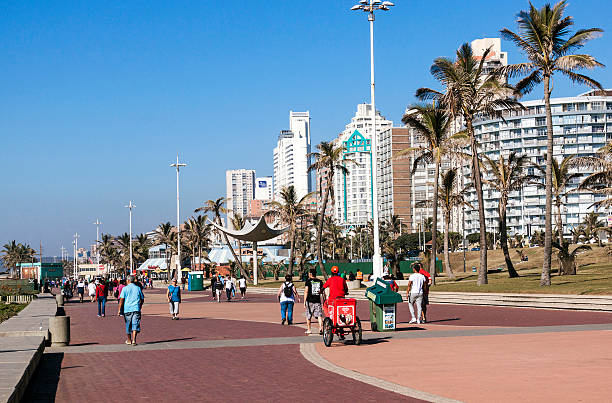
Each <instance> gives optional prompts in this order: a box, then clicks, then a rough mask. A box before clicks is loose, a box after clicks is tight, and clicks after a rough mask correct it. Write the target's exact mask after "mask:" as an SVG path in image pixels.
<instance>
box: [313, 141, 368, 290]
mask: <svg viewBox="0 0 612 403" xmlns="http://www.w3.org/2000/svg"><path fill="white" fill-rule="evenodd" d="M317 149H318V151H316V152H313V153H310V154H309V156H310V157H313V158H314V161H315V162H314V163H313V164H312V165H310V166H309V167H308V172H311V171H313V170H315V171H317V172H319V173H321V172H325V173H326V178H325V179H326V180H327V186H325V189H322V191H323V202H322V203H321V211H320V214H319V217H318V225H317V240H316V248H317V263H318V265H319V270H321V273H322V274H323V277H325V278H326V279H327V272H326V271H325V266H323V247H322V236H323V221H324V218H325V213H326V211H327V203H328V202H329V197H330V196H332V197H333V191H334V176H335V174H336V172H340V173H344V174H348V172H349V168H348V167H349V166H351V165H358V164H357V162H356V161H355V160H353V159H352V158H346V157H345V155H344V146H343V145H336V143H335V142H333V141H332V142H327V141H323V142H321V143H320V144H318V145H317ZM332 200H333V199H332Z"/></svg>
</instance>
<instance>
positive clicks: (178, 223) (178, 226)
mask: <svg viewBox="0 0 612 403" xmlns="http://www.w3.org/2000/svg"><path fill="white" fill-rule="evenodd" d="M170 166H171V167H173V168H176V250H177V255H178V256H177V259H178V265H177V270H176V276H177V277H178V275H179V270H181V218H180V205H181V204H180V198H179V171H180V168H181V167H186V166H187V164H183V163H180V162H179V156H178V153H176V162H175V163H174V164H170ZM240 258H241V259H242V257H240ZM199 263H200V264H201V263H202V262H199Z"/></svg>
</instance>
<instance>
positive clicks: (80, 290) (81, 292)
mask: <svg viewBox="0 0 612 403" xmlns="http://www.w3.org/2000/svg"><path fill="white" fill-rule="evenodd" d="M78 292H79V295H83V294H84V293H85V289H84V288H81V287H79V288H78Z"/></svg>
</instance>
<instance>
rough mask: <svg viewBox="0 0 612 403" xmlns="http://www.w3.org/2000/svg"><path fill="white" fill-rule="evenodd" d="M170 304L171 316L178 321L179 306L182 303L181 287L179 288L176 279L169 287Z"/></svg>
mask: <svg viewBox="0 0 612 403" xmlns="http://www.w3.org/2000/svg"><path fill="white" fill-rule="evenodd" d="M166 296H167V297H168V304H170V315H172V320H178V315H179V304H180V303H181V287H179V286H178V284H177V281H176V279H174V280H172V284H171V285H169V286H168V293H167V294H166Z"/></svg>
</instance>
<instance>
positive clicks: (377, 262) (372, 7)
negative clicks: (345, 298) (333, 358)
mask: <svg viewBox="0 0 612 403" xmlns="http://www.w3.org/2000/svg"><path fill="white" fill-rule="evenodd" d="M392 6H394V4H393V3H391V2H390V1H383V2H381V1H379V0H369V1H368V0H360V1H359V4H355V5H354V6H353V7H351V10H353V11H357V10H362V11H364V12H366V13H368V21H370V98H371V103H372V170H373V171H374V172H373V173H372V199H373V203H372V204H373V205H372V221H373V225H374V231H373V232H374V234H373V235H374V255H373V256H372V273H373V277H382V269H383V262H382V256H381V255H380V228H378V178H377V175H378V156H377V151H378V150H377V149H376V147H377V144H378V142H377V141H376V103H375V102H374V11H377V10H383V11H389V7H392Z"/></svg>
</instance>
